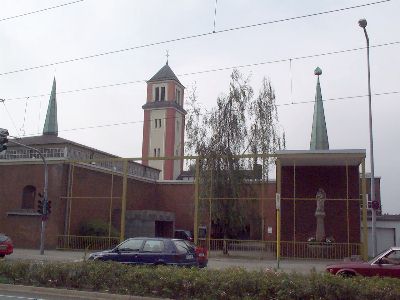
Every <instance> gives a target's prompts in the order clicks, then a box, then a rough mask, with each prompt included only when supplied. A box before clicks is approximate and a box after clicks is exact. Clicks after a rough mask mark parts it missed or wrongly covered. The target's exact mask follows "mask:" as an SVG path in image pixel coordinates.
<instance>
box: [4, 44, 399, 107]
mask: <svg viewBox="0 0 400 300" xmlns="http://www.w3.org/2000/svg"><path fill="white" fill-rule="evenodd" d="M394 45H400V41H394V42H387V43H383V44H377V45H372V46H370V48H379V47H386V46H394ZM363 49H366V47H357V48H350V49H344V50H337V51H330V52H323V53H316V54H310V55H304V56H298V57H292V58H282V59H276V60H269V61H262V62H256V63H250V64H244V65H235V66H228V67H221V68H214V69H207V70H200V71H193V72H188V73H182V74H178V77H181V76H191V75H199V74H206V73H213V72H220V71H226V70H232V69H241V68H249V67H257V66H262V65H267V64H274V63H282V62H288V61H293V60H302V59H308V58H313V57H319V56H328V55H335V54H341V53H348V52H353V51H359V50H363ZM146 81H147V80H146V79H140V80H133V81H125V82H117V83H110V84H102V85H98V86H91V87H84V88H79V89H72V90H66V91H60V92H57V95H60V94H70V93H78V92H85V91H90V90H97V89H102V88H109V87H116V86H123V85H130V84H137V83H145V82H146ZM49 95H50V93H43V94H40V95H30V96H21V97H13V98H6V99H4V101H14V100H26V99H27V98H40V97H44V96H49Z"/></svg>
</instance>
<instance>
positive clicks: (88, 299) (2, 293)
mask: <svg viewBox="0 0 400 300" xmlns="http://www.w3.org/2000/svg"><path fill="white" fill-rule="evenodd" d="M6 299H7V300H76V299H85V300H103V299H104V300H105V299H107V300H114V299H115V300H160V298H150V297H140V296H130V295H116V294H107V293H98V292H85V291H77V290H66V289H54V288H43V287H34V286H23V285H12V284H0V300H6Z"/></svg>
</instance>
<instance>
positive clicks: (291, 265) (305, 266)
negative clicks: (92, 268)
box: [4, 249, 337, 273]
mask: <svg viewBox="0 0 400 300" xmlns="http://www.w3.org/2000/svg"><path fill="white" fill-rule="evenodd" d="M88 254H89V253H86V257H87V256H88ZM84 258H85V253H84V252H80V251H58V250H46V251H45V253H44V255H40V253H39V250H32V249H14V253H13V254H11V255H8V256H6V257H5V258H4V259H5V260H21V259H29V260H45V261H72V262H73V261H80V260H83V259H84ZM334 262H337V261H335V260H281V261H280V264H279V270H281V271H285V272H297V273H309V272H311V271H312V270H314V271H316V272H323V271H324V270H325V266H326V265H328V264H330V263H334ZM230 267H241V268H244V269H246V270H249V271H250V270H267V269H270V270H273V269H278V268H277V262H276V260H272V259H263V260H260V259H256V258H249V259H244V258H232V257H210V258H209V262H208V268H209V269H226V268H230Z"/></svg>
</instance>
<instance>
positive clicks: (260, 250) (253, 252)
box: [199, 239, 276, 258]
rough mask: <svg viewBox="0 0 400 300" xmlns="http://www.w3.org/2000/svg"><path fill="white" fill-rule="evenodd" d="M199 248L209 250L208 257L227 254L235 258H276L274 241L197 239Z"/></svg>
mask: <svg viewBox="0 0 400 300" xmlns="http://www.w3.org/2000/svg"><path fill="white" fill-rule="evenodd" d="M199 246H201V247H205V248H207V249H209V255H210V256H218V255H219V254H223V253H226V252H227V253H228V254H229V255H230V256H237V257H257V258H275V257H276V242H275V241H261V240H233V239H211V240H207V239H199Z"/></svg>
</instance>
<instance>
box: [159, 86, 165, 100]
mask: <svg viewBox="0 0 400 300" xmlns="http://www.w3.org/2000/svg"><path fill="white" fill-rule="evenodd" d="M160 101H165V86H162V87H161V99H160Z"/></svg>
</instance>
